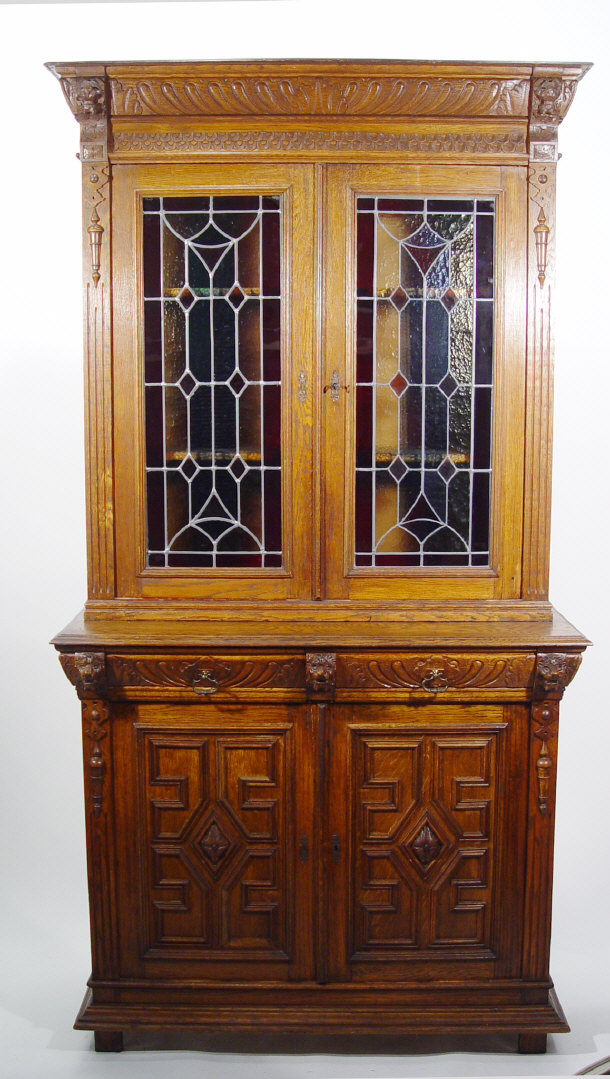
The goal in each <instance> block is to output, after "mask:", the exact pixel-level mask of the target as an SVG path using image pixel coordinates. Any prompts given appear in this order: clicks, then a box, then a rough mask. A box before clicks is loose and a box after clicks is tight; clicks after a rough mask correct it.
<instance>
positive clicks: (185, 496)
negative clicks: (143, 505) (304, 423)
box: [143, 195, 282, 568]
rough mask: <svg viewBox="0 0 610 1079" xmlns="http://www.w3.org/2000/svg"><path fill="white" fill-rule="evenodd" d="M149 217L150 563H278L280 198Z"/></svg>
mask: <svg viewBox="0 0 610 1079" xmlns="http://www.w3.org/2000/svg"><path fill="white" fill-rule="evenodd" d="M143 212H144V340H145V356H144V371H145V412H146V473H147V482H146V492H147V495H146V498H147V531H148V542H147V552H148V564H149V565H150V566H166V567H167V566H185V567H189V566H192V567H197V566H198V567H205V568H213V567H236V568H239V567H280V566H281V564H282V546H281V532H282V507H281V459H280V446H281V393H280V371H281V356H280V230H281V222H280V199H279V197H275V196H268V195H266V196H264V197H263V196H258V195H256V196H226V197H225V196H222V197H221V196H210V197H191V196H184V197H176V198H168V197H165V198H147V199H145V200H144V206H143Z"/></svg>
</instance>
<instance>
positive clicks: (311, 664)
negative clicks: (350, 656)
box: [305, 652, 337, 698]
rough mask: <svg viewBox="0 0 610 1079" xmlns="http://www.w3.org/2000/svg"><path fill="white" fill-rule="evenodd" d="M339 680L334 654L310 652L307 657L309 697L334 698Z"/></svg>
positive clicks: (306, 683)
mask: <svg viewBox="0 0 610 1079" xmlns="http://www.w3.org/2000/svg"><path fill="white" fill-rule="evenodd" d="M336 680H337V656H336V655H335V653H334V652H308V653H307V655H306V657H305V685H306V688H307V695H308V696H309V697H323V698H328V697H333V696H334V694H335V684H336Z"/></svg>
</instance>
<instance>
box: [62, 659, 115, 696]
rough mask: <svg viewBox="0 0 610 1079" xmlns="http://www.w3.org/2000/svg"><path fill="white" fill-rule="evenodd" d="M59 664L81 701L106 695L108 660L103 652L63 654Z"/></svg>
mask: <svg viewBox="0 0 610 1079" xmlns="http://www.w3.org/2000/svg"><path fill="white" fill-rule="evenodd" d="M59 662H60V663H61V665H62V667H63V669H64V674H65V675H66V677H67V678H68V679H69V681H70V682H71V683H72V685H73V686H74V687H75V688H76V692H77V693H78V696H79V697H80V698H81V699H83V700H84V699H89V698H93V697H102V696H104V695H105V693H106V658H105V656H104V653H103V652H63V653H60V656H59Z"/></svg>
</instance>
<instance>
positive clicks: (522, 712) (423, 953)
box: [327, 703, 529, 983]
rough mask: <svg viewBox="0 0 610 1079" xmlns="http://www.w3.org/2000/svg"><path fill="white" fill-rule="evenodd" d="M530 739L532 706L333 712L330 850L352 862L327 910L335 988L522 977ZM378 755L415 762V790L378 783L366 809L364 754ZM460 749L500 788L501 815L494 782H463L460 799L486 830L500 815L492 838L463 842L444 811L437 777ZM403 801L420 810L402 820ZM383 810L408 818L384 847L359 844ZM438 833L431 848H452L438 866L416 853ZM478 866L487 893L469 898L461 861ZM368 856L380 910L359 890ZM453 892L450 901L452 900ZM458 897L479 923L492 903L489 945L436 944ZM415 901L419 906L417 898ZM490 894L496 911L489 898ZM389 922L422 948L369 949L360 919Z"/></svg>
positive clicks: (338, 878)
mask: <svg viewBox="0 0 610 1079" xmlns="http://www.w3.org/2000/svg"><path fill="white" fill-rule="evenodd" d="M528 737H529V732H528V708H527V706H526V705H521V704H520V705H502V704H499V703H498V704H481V705H476V704H473V705H460V706H446V705H440V704H426V706H425V707H421V706H418V705H408V704H406V705H405V704H383V705H379V704H368V705H352V704H349V705H335V706H333V718H332V725H331V731H330V735H329V743H328V755H329V763H328V777H329V779H328V782H329V792H332V793H331V794H330V795H329V807H328V824H327V827H328V836H327V844H328V846H329V847H330V848H332V849H334V850H335V851H336V850H337V849H338V850H339V852H340V854H339V856H338V857H335V859H330V858H329V860H328V863H327V864H328V866H329V884H328V891H329V896H330V898H331V901H330V902H329V906H328V911H327V917H328V924H327V933H328V937H327V940H328V953H329V961H328V978H329V981H364V982H367V981H368V982H375V981H382V982H383V981H386V980H388V979H391V980H392V981H393V982H405V983H406V982H417V981H418V980H420V979H422V978H423V979H425V980H435V979H438V980H443V979H447V978H449V979H453V978H461V977H467V978H469V979H470V980H471V981H472V980H476V979H477V978H480V979H489V978H498V977H504V978H507V977H508V978H516V977H519V976H520V964H521V944H522V938H523V889H524V876H525V870H524V865H525V845H526V837H527V828H526V820H527V791H528V778H527V770H524V769H523V768H521V767H520V761H522V760H523V759H525V757H526V752H527V744H528ZM375 747H380V748H381V751H382V752H384V753H385V752H386V751H387V750H389V751H390V756H391V751H392V750H394V751H397V750H398V751H400V750H401V749H404V750H407V751H409V753H411V754H412V764H413V768H412V773H411V790H410V792H407V791H406V790H405V789H404V786H405V784H404V777H403V780H401V778H400V776H388V777H379V776H378V777H376V778H373V779H372V780H371V779H370V778H369V781H368V782H367V783H365V786H366V788H367V790H368V795H369V802H367V803H366V804H367V805H368V809H366V806H365V803H364V801H363V800H360V801H359V797H360V795H361V788H360V786H359V784H360V778H361V777H360V772H361V771H362V772H363V768H361V767H360V766H361V765H362V763H363V760H364V758H362V760H359V757H358V754H359V751H360V750H362V752H363V753H364V752H365V750H366V752H367V753H372V754H373V755H374V752H375ZM452 747H454V748H455V749H456V750H459V749H460V748H461V747H463V748H464V751H465V752H466V753H471V754H473V755H474V756H476V755H477V754H478V755H479V756H480V758H481V761H483V760H485V759H486V758H487V759H488V761H489V767H490V773H489V778H490V780H491V783H492V784H495V797H494V803H493V805H492V806H491V808H490V807H489V806H488V807H487V809H486V808H485V802H486V798H485V797H484V794H485V792H486V790H489V786H488V785H487V784H486V783H484V782H481V779H482V778H483V777H481V776H474V777H473V776H470V777H468V776H459V775H458V776H455V777H453V778H452V792H453V793H452V797H455V798H456V799H457V801H458V802H459V801H460V799H461V802H462V803H463V807H460V808H459V811H458V814H457V815H458V816H459V813H460V812H461V813H462V814H463V813H464V808H465V810H466V813H467V814H468V813H471V814H472V815H476V814H477V813H480V815H481V819H483V818H484V817H485V814H486V813H487V812H488V810H489V814H490V817H491V830H490V832H489V834H488V835H487V836H486V837H477V836H475V835H472V836H468V835H462V836H460V835H459V828H458V827H457V826H456V822H455V814H450V813H448V812H447V807H446V806H444V805H443V804H442V800H441V802H439V801H438V800H437V799H436V798H435V783H439V782H440V780H439V778H438V775H437V776H436V779H435V778H434V770H435V768H437V770H438V769H439V768H440V767H441V765H440V756H439V755H442V753H443V752H446V751H451V748H452ZM435 755H436V763H435ZM371 760H373V757H371ZM445 778H446V777H445ZM469 779H470V780H471V781H470V782H469V781H468V780H469ZM477 792H479V797H477ZM401 800H402V801H403V802H404V803H405V805H406V802H407V801H409V802H410V805H409V807H408V808H406V809H405V808H404V806H403V811H402V815H400V806H399V805H398V803H399V802H400V801H401ZM375 806H378V807H379V808H378V810H377V813H378V815H379V811H381V814H384V813H387V814H388V819H390V818H391V814H392V813H396V815H397V817H398V823H396V824H395V825H394V824H393V825H392V826H391V829H390V832H391V834H389V835H388V837H386V838H385V839H383V838H382V839H380V840H379V842H378V843H376V842H372V843H371V841H370V840H365V841H364V842H363V844H362V845H359V844H358V835H359V834H360V832H361V830H362V829H361V820H362V819H363V818H361V814H362V813H366V812H370V811H371V810H372V811H373V813H375V812H376V810H375ZM469 806H470V809H469ZM452 817H454V819H453V820H452V819H451V818H452ZM426 824H428V826H429V827H430V829H431V832H432V840H430V836H428V837H427V839H428V841H431V842H433V843H436V844H437V847H440V849H439V850H438V851H437V853H435V854H434V857H433V858H432V860H431V862H430V864H429V865H428V866H426V865H424V864H419V862H418V859H417V857H414V850H413V847H414V844H415V842H416V840H417V839H418V837H419V836H420V835H421V832H422V830H423V829H424V828H425V826H426ZM394 840H395V841H396V843H395V844H394ZM425 840H426V836H424V841H425ZM393 844H394V845H393ZM403 847H404V849H403ZM377 848H378V849H377ZM390 851H392V853H391V855H390V854H389V852H390ZM367 852H368V853H367ZM469 852H470V854H469ZM484 852H486V853H484ZM469 856H470V857H471V859H472V861H473V863H474V862H476V860H477V859H478V861H479V864H480V865H481V866H484V867H485V874H487V877H486V883H485V886H484V887H482V888H481V889H477V887H476V880H474V879H473V880H471V881H470V882H468V880H467V881H466V885H465V887H462V888H460V885H459V879H460V878H459V875H458V873H457V870H456V867H457V865H458V863H459V859H462V861H463V859H464V858H466V859H467V858H468V857H469ZM366 857H372V858H373V860H375V859H380V861H379V864H380V866H381V867H382V872H381V877H380V879H379V887H378V888H376V889H375V888H371V889H370V890H369V895H370V896H371V897H372V899H371V902H370V904H369V907H370V909H369V910H368V911H365V910H364V908H363V903H362V901H361V900H359V898H358V895H359V888H358V881H359V879H360V877H361V876H363V874H364V869H363V866H364V864H365V861H364V859H365V858H366ZM388 864H391V865H392V872H393V877H392V879H390V875H389V874H388V877H387V880H383V879H382V878H383V873H384V872H385V870H384V869H383V867H384V865H385V866H386V868H387V865H388ZM464 864H465V863H464ZM443 889H444V890H445V892H446V895H445V896H444V897H441V892H442V890H443ZM448 889H453V891H452V893H451V894H452V895H454V897H455V905H456V908H460V910H463V911H464V912H467V911H468V909H469V905H470V906H471V908H472V912H474V913H473V914H472V917H473V918H474V919H475V920H476V918H477V914H476V910H477V904H479V905H480V904H483V906H482V907H481V915H480V917H481V919H482V920H483V922H484V924H485V934H486V936H487V943H486V945H485V946H482V945H478V944H476V942H475V943H468V942H467V941H465V942H462V943H460V941H459V940H456V941H455V942H451V941H449V940H447V941H446V942H445V943H444V944H443V942H442V941H435V940H434V939H432V936H433V935H432V934H431V932H430V924H431V919H433V917H434V909H436V910H437V912H438V910H440V903H441V902H442V901H443V899H446V898H447V895H448V894H449V893H448V891H447V890H448ZM409 890H411V893H412V897H413V898H412V900H410V899H409V896H408V895H407V892H408V891H409ZM485 893H486V894H487V901H486V905H487V909H486V910H485V909H483V907H484V905H485V904H484V902H483V899H482V896H483V895H484V894H485ZM439 897H440V898H439ZM434 904H436V908H435V907H434ZM401 905H402V914H401ZM409 905H410V910H409ZM392 908H394V910H393V909H392ZM424 908H426V909H424ZM388 913H389V914H390V915H392V916H394V914H396V916H397V917H398V918H400V917H402V919H403V924H404V925H408V927H409V929H410V932H411V933H412V939H411V940H408V939H407V938H405V939H403V940H402V942H401V941H399V940H398V939H395V940H390V939H388V940H387V944H385V945H380V946H379V948H376V947H375V945H374V942H373V944H372V945H370V944H369V945H368V946H366V947H362V946H361V945H362V940H361V937H362V933H361V932H360V930H359V928H358V926H359V919H361V918H362V917H364V916H365V914H366V916H367V917H369V918H372V919H373V922H374V920H375V918H376V917H378V918H383V917H384V916H387V914H388ZM445 913H446V914H447V912H445ZM456 913H457V916H458V918H459V910H457V911H456V912H454V914H453V915H451V913H450V912H449V913H448V914H447V917H449V918H451V917H453V920H454V922H455V914H456ZM439 917H440V916H439ZM373 922H371V924H373ZM361 928H362V927H361ZM424 937H426V938H427V937H430V938H431V939H426V940H424V939H423V938H424ZM359 942H360V943H359Z"/></svg>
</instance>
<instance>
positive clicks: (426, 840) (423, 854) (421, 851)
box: [409, 822, 443, 869]
mask: <svg viewBox="0 0 610 1079" xmlns="http://www.w3.org/2000/svg"><path fill="white" fill-rule="evenodd" d="M409 846H410V848H411V850H412V851H413V854H414V855H415V857H416V858H417V860H418V862H419V864H420V865H422V866H423V867H424V869H427V868H428V866H429V865H432V862H435V861H436V859H437V858H438V856H439V854H440V853H441V851H442V849H443V844H442V843H441V841H440V839H439V837H438V836H437V834H436V832H433V831H432V828H431V827H430V825H429V824H428V823H427V822H426V824H424V826H423V828H422V829H421V830H420V832H418V834H417V835H416V836H415V839H414V840H413V842H412V843H410V844H409Z"/></svg>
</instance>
